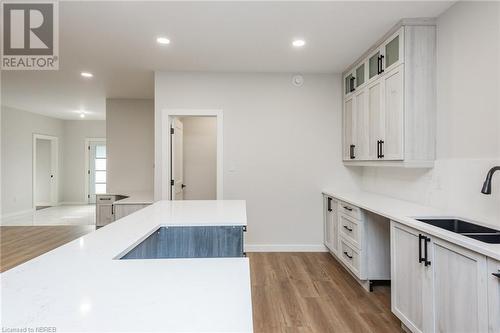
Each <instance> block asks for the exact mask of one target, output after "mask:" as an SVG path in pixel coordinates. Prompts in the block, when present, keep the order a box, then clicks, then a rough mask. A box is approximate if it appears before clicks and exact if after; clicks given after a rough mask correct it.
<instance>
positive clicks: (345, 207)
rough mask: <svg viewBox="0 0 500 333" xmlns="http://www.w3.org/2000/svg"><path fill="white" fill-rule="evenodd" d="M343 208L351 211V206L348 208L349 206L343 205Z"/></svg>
mask: <svg viewBox="0 0 500 333" xmlns="http://www.w3.org/2000/svg"><path fill="white" fill-rule="evenodd" d="M344 209H346V210H348V211H350V212H352V208H350V207H347V206H344Z"/></svg>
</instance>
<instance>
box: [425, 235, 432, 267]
mask: <svg viewBox="0 0 500 333" xmlns="http://www.w3.org/2000/svg"><path fill="white" fill-rule="evenodd" d="M424 237H425V236H424ZM430 241H431V239H430V238H429V237H425V241H424V243H425V246H424V266H430V265H431V262H430V261H429V260H428V256H427V247H428V246H427V245H428V244H429V242H430Z"/></svg>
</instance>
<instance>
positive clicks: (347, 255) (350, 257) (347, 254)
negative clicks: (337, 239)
mask: <svg viewBox="0 0 500 333" xmlns="http://www.w3.org/2000/svg"><path fill="white" fill-rule="evenodd" d="M344 254H345V255H346V257H347V258H349V259H352V256H350V255H349V253H347V252H346V251H344Z"/></svg>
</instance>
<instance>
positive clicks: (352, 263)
mask: <svg viewBox="0 0 500 333" xmlns="http://www.w3.org/2000/svg"><path fill="white" fill-rule="evenodd" d="M339 255H340V259H341V260H342V262H343V263H344V264H345V265H346V266H347V267H348V268H349V269H350V270H351V271H352V272H353V273H354V274H355V275H356V276H357V277H360V256H359V252H358V251H357V250H356V249H355V248H354V247H353V246H351V245H350V244H349V243H347V242H346V240H345V239H344V238H342V237H341V238H340V253H339Z"/></svg>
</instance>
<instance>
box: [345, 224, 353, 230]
mask: <svg viewBox="0 0 500 333" xmlns="http://www.w3.org/2000/svg"><path fill="white" fill-rule="evenodd" d="M344 228H345V229H347V230H349V231H352V229H351V228H349V227H348V226H346V225H345V226H344Z"/></svg>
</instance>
